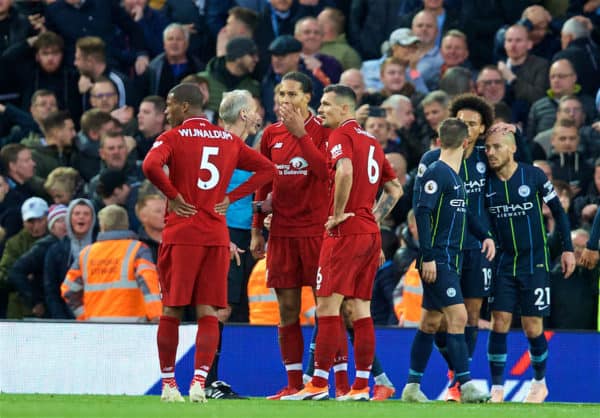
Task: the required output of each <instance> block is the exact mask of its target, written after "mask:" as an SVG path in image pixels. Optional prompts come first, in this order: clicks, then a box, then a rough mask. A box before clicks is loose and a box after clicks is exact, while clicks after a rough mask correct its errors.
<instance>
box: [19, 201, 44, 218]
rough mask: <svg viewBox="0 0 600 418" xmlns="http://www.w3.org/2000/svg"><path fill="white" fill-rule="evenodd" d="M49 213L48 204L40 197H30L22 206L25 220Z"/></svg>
mask: <svg viewBox="0 0 600 418" xmlns="http://www.w3.org/2000/svg"><path fill="white" fill-rule="evenodd" d="M46 215H48V204H47V203H46V201H45V200H44V199H42V198H39V197H30V198H29V199H27V200H26V201H25V202H23V205H22V206H21V216H22V217H23V221H28V220H30V219H37V218H42V217H44V216H46Z"/></svg>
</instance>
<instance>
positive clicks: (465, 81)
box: [439, 67, 473, 96]
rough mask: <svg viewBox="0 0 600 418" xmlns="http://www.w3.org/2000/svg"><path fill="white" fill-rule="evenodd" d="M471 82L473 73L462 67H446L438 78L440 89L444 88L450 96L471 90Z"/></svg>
mask: <svg viewBox="0 0 600 418" xmlns="http://www.w3.org/2000/svg"><path fill="white" fill-rule="evenodd" d="M472 84H473V73H471V70H469V69H468V68H464V67H452V68H448V71H446V72H445V73H444V75H443V76H442V78H441V79H440V87H439V88H440V90H444V91H445V92H446V93H448V94H449V95H450V96H457V95H459V94H463V93H467V92H469V91H471V88H472Z"/></svg>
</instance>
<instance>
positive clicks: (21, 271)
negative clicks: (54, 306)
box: [8, 205, 67, 318]
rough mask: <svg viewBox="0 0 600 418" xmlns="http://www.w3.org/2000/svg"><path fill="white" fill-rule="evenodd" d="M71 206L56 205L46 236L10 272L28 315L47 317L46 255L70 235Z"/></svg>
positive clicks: (51, 212) (20, 258)
mask: <svg viewBox="0 0 600 418" xmlns="http://www.w3.org/2000/svg"><path fill="white" fill-rule="evenodd" d="M66 216H67V207H66V206H65V205H52V206H50V209H49V211H48V231H49V232H50V233H49V234H48V235H46V236H45V237H43V238H40V239H38V240H37V241H36V242H35V244H33V246H32V247H31V248H30V249H29V250H28V251H27V252H26V253H25V254H23V255H22V256H20V257H19V258H18V259H17V260H16V261H15V263H14V264H13V266H12V268H11V269H10V271H9V273H8V281H9V283H10V284H11V285H12V287H13V288H14V289H15V290H16V291H17V293H18V297H19V298H20V301H21V303H22V306H23V308H24V310H23V312H22V314H23V315H24V316H29V315H32V316H34V317H36V318H47V317H48V314H47V311H46V303H45V296H44V257H45V255H46V252H47V251H48V249H49V248H50V246H51V245H52V244H54V243H55V242H58V240H60V239H62V238H63V237H64V236H65V235H66V234H67V223H66V221H65V217H66Z"/></svg>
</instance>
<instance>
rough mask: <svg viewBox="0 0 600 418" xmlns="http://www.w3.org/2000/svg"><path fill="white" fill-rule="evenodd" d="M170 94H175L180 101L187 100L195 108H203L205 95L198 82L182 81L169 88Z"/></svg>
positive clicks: (174, 97)
mask: <svg viewBox="0 0 600 418" xmlns="http://www.w3.org/2000/svg"><path fill="white" fill-rule="evenodd" d="M169 95H173V99H175V100H176V101H177V102H179V103H183V102H187V103H189V105H190V106H191V107H193V108H197V109H202V106H203V104H204V96H203V95H202V92H201V91H200V88H199V87H198V86H197V85H196V84H192V83H181V84H178V85H176V86H175V87H173V88H172V89H171V90H169Z"/></svg>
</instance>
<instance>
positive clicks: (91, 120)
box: [79, 109, 113, 136]
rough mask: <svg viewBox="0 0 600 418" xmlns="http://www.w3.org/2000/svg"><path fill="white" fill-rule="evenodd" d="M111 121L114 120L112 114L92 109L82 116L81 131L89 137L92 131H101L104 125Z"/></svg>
mask: <svg viewBox="0 0 600 418" xmlns="http://www.w3.org/2000/svg"><path fill="white" fill-rule="evenodd" d="M111 120H113V118H112V116H111V115H110V113H107V112H104V111H102V110H100V109H90V110H86V111H85V112H84V113H83V115H81V120H80V122H79V125H80V126H81V131H82V132H83V133H84V134H86V135H88V136H89V134H90V132H91V131H99V130H100V129H101V128H102V125H104V124H106V123H108V122H110V121H111Z"/></svg>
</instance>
